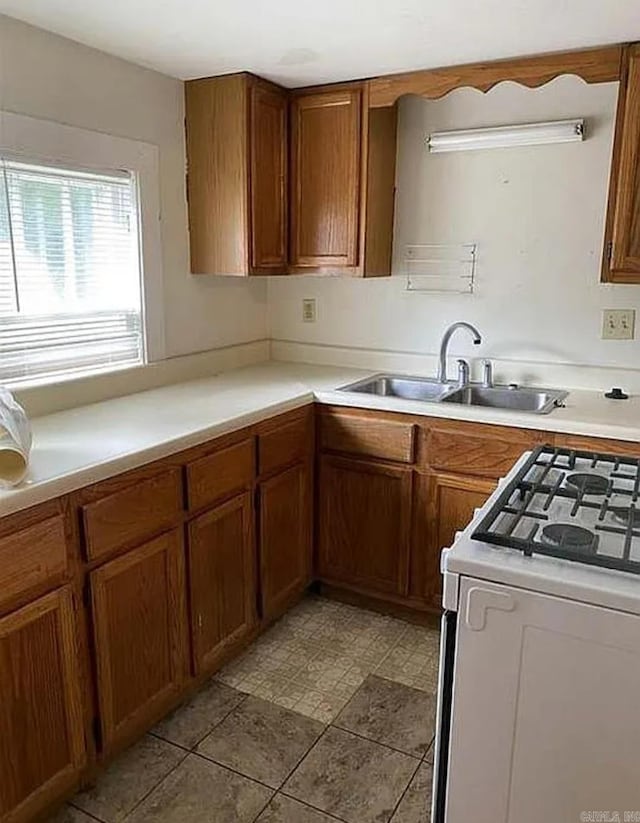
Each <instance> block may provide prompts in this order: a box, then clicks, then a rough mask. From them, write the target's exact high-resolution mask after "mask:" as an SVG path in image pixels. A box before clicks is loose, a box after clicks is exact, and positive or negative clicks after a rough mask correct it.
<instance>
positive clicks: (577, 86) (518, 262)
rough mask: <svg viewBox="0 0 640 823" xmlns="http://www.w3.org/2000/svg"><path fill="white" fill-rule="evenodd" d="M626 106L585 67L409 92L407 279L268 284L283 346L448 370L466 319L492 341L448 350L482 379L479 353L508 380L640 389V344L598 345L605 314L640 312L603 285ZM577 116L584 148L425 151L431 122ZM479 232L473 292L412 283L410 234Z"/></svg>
mask: <svg viewBox="0 0 640 823" xmlns="http://www.w3.org/2000/svg"><path fill="white" fill-rule="evenodd" d="M616 100H617V84H603V85H597V86H588V85H587V84H585V83H583V82H582V81H581V80H579V79H578V78H576V77H561V78H558V79H557V80H555V81H554V82H552V83H550V84H548V85H547V86H545V87H543V88H541V89H536V90H530V89H525V88H523V87H520V86H518V85H515V84H512V83H503V84H501V85H499V86H497V87H496V88H494V89H493V90H492V91H491V92H489V93H488V94H486V95H485V94H481V93H480V92H477V91H475V90H472V89H461V90H458V91H455V92H453V93H451V94H449V95H448V96H447V97H445V98H443V99H442V100H439V101H430V102H427V101H424V100H421V99H419V98H414V97H412V98H406V99H403V100H402V101H401V103H400V113H399V132H398V134H399V139H398V168H397V199H396V230H395V236H394V264H393V274H394V275H396V276H394V277H392V278H383V279H380V280H375V281H364V282H363V281H360V280H355V279H351V278H317V277H306V278H305V277H299V278H293V277H292V278H288V279H286V278H276V279H273V280H271V281H270V284H269V314H270V328H271V336H272V338H273V340H274V341H275V342H274V343H273V344H272V350H273V353H274V355H275V356H278V357H301V358H302V359H306V360H309V359H313V360H319V361H322V360H324V361H332V362H344V359H345V358H346V357H348V358H349V360H350V362H352V361H357V364H358V365H366V366H373V367H374V368H375V367H380V368H382V366H378V365H376V364H380V363H382V359H381V358H383V357H384V358H386V359H385V362H387V363H394V364H395V367H396V368H401V366H402V364H404V365H405V370H416V367H418V366H419V364H421V365H422V368H418V370H419V371H422V372H424V371H429V370H432V369H433V368H434V366H435V358H434V356H435V354H436V353H437V349H438V344H439V340H440V337H441V335H442V332H443V330H444V329H445V328H446V326H448V325H449V324H450V323H452V322H453V321H455V320H468V321H470V322H472V323H475V324H476V325H477V326H478V328H479V329H480V331H481V332H482V334H483V338H484V342H483V345H482V346H481V347H480V348H478V347H474V346H472V344H471V341H470V340H469V339H467V338H466V337H465V336H464V335H462V334H461V335H460V336H456V337H455V338H454V339H453V341H452V345H451V354H452V355H454V356H455V355H459V356H460V355H462V356H467V357H474V358H476V373H477V363H478V360H479V358H483V357H490V358H493V359H495V360H496V361H497V366H498V368H497V373H498V375H499V376H500V375H502V376H503V377H504V378H505V379H517V380H521V381H524V380H529V381H538V382H540V381H547V382H551V383H554V382H561V383H566V384H567V385H573V386H585V387H594V388H599V387H600V386H602V387H604V386H606V385H611V384H612V382H613V381H614V379H617V380H618V381H623V382H624V380H630V381H631V382H633V383H635V384H636V385H637V388H638V390H640V343H639V342H638V340H635V341H631V342H627V341H603V340H601V339H600V333H601V325H602V309H603V308H621V307H632V308H636V309H638V310H640V287H637V286H610V285H602V284H601V283H600V282H599V277H600V257H601V251H602V242H603V241H602V238H603V231H604V218H605V207H606V199H607V189H608V177H609V166H610V156H611V145H612V136H613V120H614V115H615V106H616ZM575 117H584V118H585V119H586V130H587V139H586V140H585V141H584V142H583V143H569V144H564V145H552V146H537V147H530V148H509V149H494V150H485V151H469V152H461V153H453V154H439V155H429V154H428V152H427V150H426V148H425V137H426V136H427V135H428V134H429V133H430V132H432V131H447V130H450V129H464V128H474V127H480V126H491V125H505V124H511V123H526V122H537V121H543V120H560V119H569V118H575ZM467 242H477V243H478V263H477V268H476V288H475V293H474V294H473V295H459V294H432V293H407V292H406V291H405V283H406V278H405V277H403V276H402V271H403V263H402V260H403V256H404V247H405V246H406V245H407V244H413V243H444V244H458V243H467ZM306 297H315V298H316V300H317V322H316V323H315V324H312V323H303V322H302V311H301V302H302V299H303V298H306ZM639 320H640V316H639ZM292 343H293V344H305V345H304V346H300V345H298V346H296V345H291V344H292ZM310 344H311V345H310ZM416 355H420V356H419V357H418V356H416ZM425 355H426V357H425ZM585 366H592V367H594V368H592V369H589V368H584V367H585ZM578 367H580V368H578ZM610 369H619V370H621V371H620V372H615V373H612V374H611V375H609V370H610ZM628 371H630V372H636V373H635V374H634V373H631V374H627V372H628ZM616 375H617V376H616ZM609 377H611V379H609Z"/></svg>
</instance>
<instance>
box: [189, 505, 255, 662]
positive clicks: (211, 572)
mask: <svg viewBox="0 0 640 823" xmlns="http://www.w3.org/2000/svg"><path fill="white" fill-rule="evenodd" d="M188 556H189V589H190V595H191V596H190V606H191V633H192V637H193V667H194V671H195V673H196V674H200V673H201V672H204V671H212V670H213V669H215V668H216V666H217V665H218V663H219V661H220V660H221V658H222V657H223V655H224V654H225V653H226V652H227V651H228V650H229V649H230V648H231V647H233V646H234V645H235V644H237V643H239V642H240V641H241V640H242V639H243V638H245V637H246V636H247V635H248V634H249V633H250V632H251V631H252V629H253V628H254V626H255V624H256V563H255V547H254V541H253V508H252V505H251V494H250V493H249V492H245V493H244V494H241V495H238V496H237V497H234V498H233V499H232V500H228V501H227V502H226V503H222V504H221V505H220V506H218V507H216V508H215V509H212V510H211V511H208V512H206V513H205V514H202V515H200V517H197V518H196V519H195V520H193V521H191V523H189V546H188Z"/></svg>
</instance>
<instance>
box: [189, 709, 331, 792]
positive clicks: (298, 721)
mask: <svg viewBox="0 0 640 823" xmlns="http://www.w3.org/2000/svg"><path fill="white" fill-rule="evenodd" d="M323 731H324V726H323V725H322V724H321V723H319V722H318V721H316V720H311V719H310V718H308V717H303V716H302V715H301V714H298V713H296V712H292V711H289V710H288V709H284V708H282V707H281V706H276V705H275V704H273V703H269V702H267V701H265V700H261V699H260V698H256V697H253V696H250V697H247V699H246V700H245V701H244V702H243V703H241V704H240V706H238V708H237V709H235V710H234V711H233V712H231V714H230V715H229V716H228V717H227V718H226V719H225V720H223V722H222V723H221V724H220V725H219V726H217V727H216V728H215V729H214V730H213V731H212V732H211V734H210V735H209V736H208V737H206V738H205V739H204V740H203V741H202V742H201V743H200V745H199V746H198V753H199V754H203V755H205V756H206V757H210V758H211V759H212V760H215V761H216V762H217V763H220V764H222V765H223V766H228V767H229V768H231V769H234V770H236V771H238V772H241V773H242V774H244V775H247V777H252V778H254V779H255V780H259V781H260V782H261V783H266V784H267V785H268V786H272V787H273V788H274V789H276V788H278V787H279V786H281V785H282V783H283V782H284V781H285V780H286V778H287V777H288V776H289V774H290V773H291V771H292V770H293V769H294V768H295V767H296V766H297V764H298V763H299V762H300V760H301V759H302V758H303V757H304V755H305V754H306V753H307V752H308V751H309V749H310V748H311V746H312V745H313V744H314V743H315V741H316V740H317V739H318V737H319V736H320V735H321V734H322V732H323Z"/></svg>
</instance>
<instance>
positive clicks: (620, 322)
mask: <svg viewBox="0 0 640 823" xmlns="http://www.w3.org/2000/svg"><path fill="white" fill-rule="evenodd" d="M635 325H636V312H635V309H605V310H604V311H603V312H602V339H603V340H633V338H634V337H635Z"/></svg>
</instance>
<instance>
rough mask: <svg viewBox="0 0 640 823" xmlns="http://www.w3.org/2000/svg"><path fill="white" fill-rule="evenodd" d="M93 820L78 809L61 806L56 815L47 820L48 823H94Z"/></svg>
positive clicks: (93, 818)
mask: <svg viewBox="0 0 640 823" xmlns="http://www.w3.org/2000/svg"><path fill="white" fill-rule="evenodd" d="M95 820H96V818H95V817H91V816H90V815H88V814H86V813H85V812H83V811H81V810H80V809H74V807H73V806H63V808H62V809H60V811H59V812H58V813H57V814H55V815H54V816H53V817H50V818H49V820H48V823H95Z"/></svg>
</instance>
